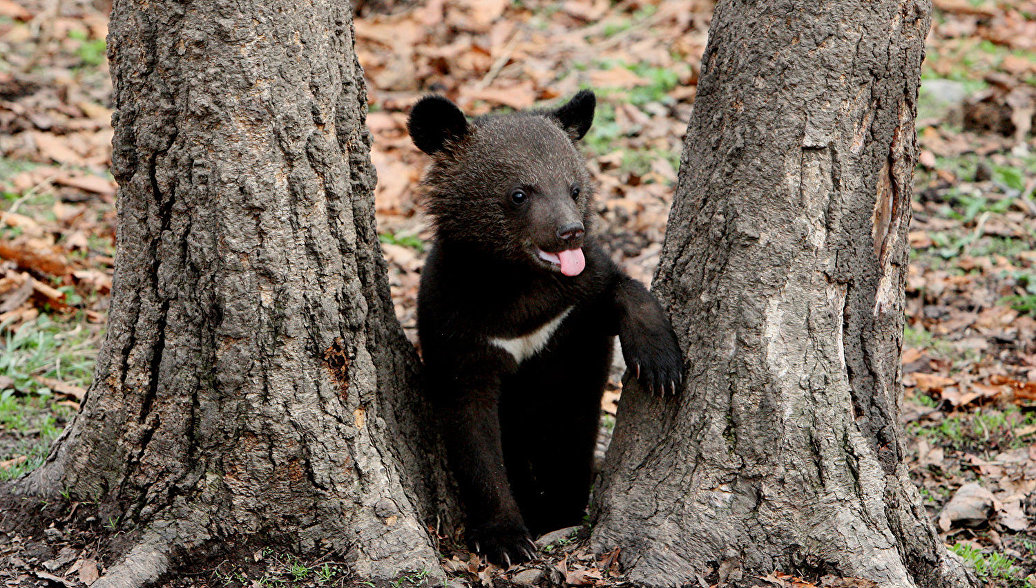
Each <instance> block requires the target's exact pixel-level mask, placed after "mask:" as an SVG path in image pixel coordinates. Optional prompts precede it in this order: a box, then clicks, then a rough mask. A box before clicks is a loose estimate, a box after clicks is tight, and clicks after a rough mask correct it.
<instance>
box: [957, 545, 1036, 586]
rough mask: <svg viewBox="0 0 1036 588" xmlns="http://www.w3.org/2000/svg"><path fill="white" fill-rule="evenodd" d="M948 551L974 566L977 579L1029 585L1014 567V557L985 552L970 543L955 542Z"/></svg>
mask: <svg viewBox="0 0 1036 588" xmlns="http://www.w3.org/2000/svg"><path fill="white" fill-rule="evenodd" d="M950 551H952V552H954V553H956V554H957V555H959V556H960V557H961V558H962V559H963V560H964V561H966V562H967V563H968V564H970V565H971V566H972V567H973V568H975V574H976V575H977V576H978V578H979V580H981V581H982V582H984V583H987V584H988V585H991V586H1003V587H1004V588H1016V587H1017V588H1023V587H1025V586H1027V585H1028V586H1031V584H1029V582H1027V581H1026V580H1025V579H1024V578H1022V577H1021V575H1022V571H1021V570H1019V569H1018V568H1016V567H1015V565H1014V559H1013V558H1011V557H1009V556H1007V555H1004V554H1002V553H999V552H995V551H994V552H989V553H986V552H984V551H982V550H981V549H979V548H977V547H975V546H974V545H972V544H971V543H956V544H954V545H953V547H951V548H950Z"/></svg>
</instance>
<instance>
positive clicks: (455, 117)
mask: <svg viewBox="0 0 1036 588" xmlns="http://www.w3.org/2000/svg"><path fill="white" fill-rule="evenodd" d="M406 126H407V130H409V131H410V138H411V139H413V140H414V145H417V148H418V149H420V150H421V151H424V152H425V153H427V154H428V155H432V154H433V153H437V152H439V151H441V150H442V149H443V147H445V145H446V143H447V142H451V143H452V142H456V141H459V140H460V139H462V138H463V137H464V135H466V134H468V119H466V118H464V113H463V112H461V110H460V109H459V108H457V105H456V104H454V103H453V102H450V101H449V100H447V99H446V98H443V97H442V96H425V97H424V98H421V100H419V101H418V102H417V104H415V105H414V108H413V109H411V111H410V119H409V120H407V123H406Z"/></svg>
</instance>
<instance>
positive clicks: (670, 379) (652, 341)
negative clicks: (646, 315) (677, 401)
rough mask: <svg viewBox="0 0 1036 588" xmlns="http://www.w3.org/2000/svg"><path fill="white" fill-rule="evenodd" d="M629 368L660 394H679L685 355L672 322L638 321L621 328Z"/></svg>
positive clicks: (660, 320)
mask: <svg viewBox="0 0 1036 588" xmlns="http://www.w3.org/2000/svg"><path fill="white" fill-rule="evenodd" d="M619 342H620V343H621V344H622V357H623V359H625V360H626V369H628V370H629V371H630V372H631V373H632V374H633V376H634V377H635V378H636V379H637V381H638V382H640V385H641V386H642V387H643V388H644V389H646V390H650V391H651V392H654V393H656V394H661V395H665V394H666V393H669V394H674V395H675V394H676V392H677V390H679V389H680V383H681V381H682V380H683V355H682V354H681V352H680V344H679V343H678V342H677V340H676V333H674V332H673V328H672V327H671V326H669V321H668V320H666V319H664V317H660V318H659V319H657V320H654V321H637V322H636V324H626V325H623V326H622V328H621V329H620V331H619Z"/></svg>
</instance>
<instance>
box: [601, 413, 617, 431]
mask: <svg viewBox="0 0 1036 588" xmlns="http://www.w3.org/2000/svg"><path fill="white" fill-rule="evenodd" d="M601 424H602V425H603V426H604V428H605V429H607V430H609V431H614V430H615V417H613V416H612V415H610V414H606V415H604V416H603V417H601Z"/></svg>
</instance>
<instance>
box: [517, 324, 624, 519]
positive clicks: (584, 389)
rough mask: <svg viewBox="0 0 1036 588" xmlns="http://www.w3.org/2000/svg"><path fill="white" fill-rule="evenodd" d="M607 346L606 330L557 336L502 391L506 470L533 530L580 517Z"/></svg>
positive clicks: (588, 479)
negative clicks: (512, 382) (512, 384)
mask: <svg viewBox="0 0 1036 588" xmlns="http://www.w3.org/2000/svg"><path fill="white" fill-rule="evenodd" d="M573 334H575V333H573ZM611 350H612V338H611V337H609V336H607V335H603V334H598V333H589V334H584V336H582V337H580V336H572V337H565V338H563V339H562V340H560V341H557V342H556V344H553V345H551V346H550V347H549V348H548V350H547V351H545V353H544V354H543V355H542V356H540V357H537V358H535V359H534V360H533V361H530V362H529V364H528V365H527V366H522V367H523V369H522V370H521V373H520V376H519V377H518V378H517V379H516V381H515V386H514V387H513V388H512V387H509V389H508V390H507V391H506V392H505V400H504V403H503V404H502V407H501V408H502V411H503V414H502V417H503V418H502V421H503V426H504V431H505V432H504V443H505V451H504V453H505V458H506V459H507V469H508V472H509V473H510V474H511V486H512V489H513V490H514V493H515V499H516V500H517V501H518V505H519V507H520V509H521V511H522V517H523V518H524V520H525V523H526V525H527V526H528V527H529V530H530V531H531V532H532V533H533V534H534V535H539V534H542V533H546V532H549V531H554V530H556V529H560V528H562V527H568V526H573V525H578V524H581V523H582V522H583V515H584V513H585V511H586V504H587V498H588V497H589V493H590V485H591V483H592V482H593V458H594V448H595V445H596V441H597V429H598V424H599V421H600V411H601V393H602V391H603V389H604V384H605V381H606V380H607V377H608V369H609V367H610V365H611ZM531 409H534V410H531Z"/></svg>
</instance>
